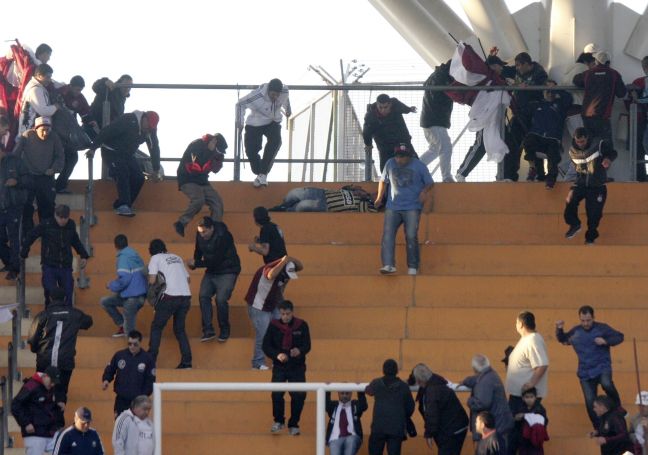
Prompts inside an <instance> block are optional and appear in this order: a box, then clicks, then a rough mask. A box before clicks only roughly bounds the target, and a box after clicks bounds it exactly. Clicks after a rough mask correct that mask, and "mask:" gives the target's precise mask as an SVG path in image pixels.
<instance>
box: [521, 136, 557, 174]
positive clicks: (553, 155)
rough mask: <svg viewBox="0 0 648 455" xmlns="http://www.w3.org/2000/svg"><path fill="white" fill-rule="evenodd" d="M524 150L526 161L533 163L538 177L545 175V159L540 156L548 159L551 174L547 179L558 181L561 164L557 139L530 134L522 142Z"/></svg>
mask: <svg viewBox="0 0 648 455" xmlns="http://www.w3.org/2000/svg"><path fill="white" fill-rule="evenodd" d="M522 147H523V148H524V159H525V160H526V161H530V162H533V163H534V165H535V168H536V171H537V172H538V175H542V174H544V165H543V164H544V163H543V159H542V158H539V154H543V155H545V156H546V157H547V162H548V164H549V166H548V167H549V172H548V173H547V178H548V179H551V180H553V181H554V182H555V181H556V177H558V163H560V142H558V141H557V140H555V139H552V138H548V137H543V136H540V135H538V134H534V133H529V134H527V135H526V137H525V138H524V141H523V142H522Z"/></svg>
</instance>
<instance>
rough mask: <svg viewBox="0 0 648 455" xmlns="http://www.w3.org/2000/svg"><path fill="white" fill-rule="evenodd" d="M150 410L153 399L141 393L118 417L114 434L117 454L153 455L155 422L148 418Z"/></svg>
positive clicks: (114, 446)
mask: <svg viewBox="0 0 648 455" xmlns="http://www.w3.org/2000/svg"><path fill="white" fill-rule="evenodd" d="M150 412H151V400H150V399H149V397H147V396H146V395H140V396H138V397H136V398H135V399H134V400H133V403H132V404H131V408H130V409H127V410H126V411H124V412H122V413H121V414H120V415H119V417H117V420H116V421H115V429H114V430H113V436H112V445H113V449H114V453H115V455H153V452H155V437H154V436H153V422H151V419H149V418H148V415H149V413H150Z"/></svg>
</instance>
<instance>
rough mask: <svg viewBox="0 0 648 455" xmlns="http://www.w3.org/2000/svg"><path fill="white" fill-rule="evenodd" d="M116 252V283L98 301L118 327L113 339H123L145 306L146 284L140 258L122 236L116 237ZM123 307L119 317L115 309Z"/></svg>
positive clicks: (112, 283)
mask: <svg viewBox="0 0 648 455" xmlns="http://www.w3.org/2000/svg"><path fill="white" fill-rule="evenodd" d="M114 242H115V249H116V250H117V279H115V280H112V281H111V282H109V283H108V284H107V285H106V288H108V289H110V290H111V291H112V292H113V295H111V296H108V297H102V298H101V306H102V307H103V309H104V310H106V312H107V313H108V314H109V315H110V317H111V318H112V320H113V322H114V323H115V324H116V325H117V332H115V333H114V334H113V337H123V336H126V334H128V333H130V332H131V331H132V330H135V318H136V316H137V312H138V311H139V310H140V308H142V306H143V305H144V298H145V297H146V290H147V288H148V285H147V283H146V275H145V273H146V272H145V270H144V269H145V267H144V261H143V260H142V258H141V257H140V255H139V254H138V253H137V251H135V250H134V249H132V248H131V247H129V246H128V238H127V237H126V236H125V235H124V234H118V235H117V236H116V237H115V241H114ZM118 307H122V308H123V312H122V313H120V312H119V311H118V310H117V308H118Z"/></svg>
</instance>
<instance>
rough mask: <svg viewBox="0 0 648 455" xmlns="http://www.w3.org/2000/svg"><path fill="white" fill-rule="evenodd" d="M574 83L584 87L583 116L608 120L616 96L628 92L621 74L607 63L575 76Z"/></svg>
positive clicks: (619, 96)
mask: <svg viewBox="0 0 648 455" xmlns="http://www.w3.org/2000/svg"><path fill="white" fill-rule="evenodd" d="M573 82H574V85H575V86H576V87H583V88H584V89H585V93H584V94H583V109H582V115H583V117H599V118H604V119H606V120H608V119H609V118H610V114H611V113H612V107H613V106H614V97H615V96H616V97H617V98H623V97H624V96H625V94H626V93H627V90H626V86H625V84H624V83H623V79H622V78H621V75H620V74H619V73H618V72H617V71H616V70H613V69H612V68H610V67H609V66H607V65H600V64H599V65H596V66H595V67H594V68H592V69H590V70H587V71H584V72H582V73H580V74H577V75H576V76H574V80H573Z"/></svg>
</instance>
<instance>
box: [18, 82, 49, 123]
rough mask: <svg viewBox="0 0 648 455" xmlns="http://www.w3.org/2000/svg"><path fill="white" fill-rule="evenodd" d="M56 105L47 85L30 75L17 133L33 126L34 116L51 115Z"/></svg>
mask: <svg viewBox="0 0 648 455" xmlns="http://www.w3.org/2000/svg"><path fill="white" fill-rule="evenodd" d="M56 109H57V107H56V106H55V105H54V103H53V102H52V100H51V99H50V94H49V92H48V91H47V87H45V86H44V85H43V84H41V83H40V82H39V81H38V79H36V78H35V77H32V78H31V79H30V81H29V82H28V83H27V86H26V87H25V92H24V95H23V99H22V107H21V109H20V119H19V121H18V122H19V123H18V134H22V133H24V132H25V131H27V130H28V129H30V128H32V127H33V126H34V122H35V121H36V117H51V116H53V115H54V113H55V112H56Z"/></svg>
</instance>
